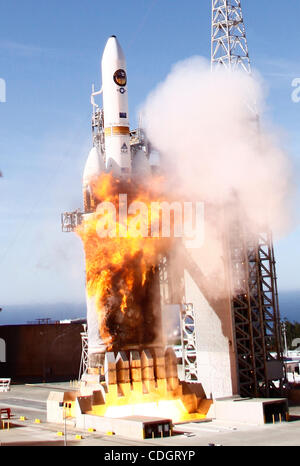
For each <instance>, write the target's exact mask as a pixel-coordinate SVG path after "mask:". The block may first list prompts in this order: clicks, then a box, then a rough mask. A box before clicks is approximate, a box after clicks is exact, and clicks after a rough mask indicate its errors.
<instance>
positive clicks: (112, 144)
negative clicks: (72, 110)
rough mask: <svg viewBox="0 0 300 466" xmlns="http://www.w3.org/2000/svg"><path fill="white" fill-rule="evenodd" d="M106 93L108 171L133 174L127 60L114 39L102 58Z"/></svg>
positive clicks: (104, 97)
mask: <svg viewBox="0 0 300 466" xmlns="http://www.w3.org/2000/svg"><path fill="white" fill-rule="evenodd" d="M101 68H102V92H103V111H104V135H105V154H106V171H107V172H112V173H113V175H114V176H117V177H118V176H121V175H126V174H129V173H130V172H131V155H130V133H129V119H128V95H127V73H126V60H125V56H124V53H123V50H122V48H121V46H120V44H119V42H118V40H117V38H116V36H111V37H110V38H109V39H108V41H107V43H106V46H105V49H104V52H103V56H102V63H101Z"/></svg>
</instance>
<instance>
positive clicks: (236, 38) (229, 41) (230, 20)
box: [211, 0, 251, 73]
mask: <svg viewBox="0 0 300 466" xmlns="http://www.w3.org/2000/svg"><path fill="white" fill-rule="evenodd" d="M211 64H212V67H213V66H214V65H217V66H219V65H223V66H225V67H226V68H228V69H232V70H236V69H242V70H244V71H246V72H247V73H251V66H250V60H249V53H248V45H247V38H246V30H245V25H244V20H243V13H242V7H241V2H240V1H239V0H213V2H212V39H211Z"/></svg>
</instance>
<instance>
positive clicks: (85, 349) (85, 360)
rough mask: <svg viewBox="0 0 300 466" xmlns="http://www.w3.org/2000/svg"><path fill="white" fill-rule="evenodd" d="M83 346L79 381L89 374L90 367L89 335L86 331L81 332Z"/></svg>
mask: <svg viewBox="0 0 300 466" xmlns="http://www.w3.org/2000/svg"><path fill="white" fill-rule="evenodd" d="M80 335H81V344H82V351H81V360H80V368H79V375H78V380H81V377H82V376H83V375H84V374H86V373H87V371H88V367H89V355H88V348H89V344H88V333H87V332H86V329H85V331H84V332H81V334H80Z"/></svg>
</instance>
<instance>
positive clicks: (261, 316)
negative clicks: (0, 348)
mask: <svg viewBox="0 0 300 466" xmlns="http://www.w3.org/2000/svg"><path fill="white" fill-rule="evenodd" d="M220 66H223V67H225V68H226V69H228V70H230V71H236V70H239V71H241V70H243V71H244V72H247V73H249V74H251V64H250V59H249V53H248V46H247V39H246V32H245V26H244V21H243V14H242V8H241V2H240V1H239V0H212V38H211V67H212V70H214V69H216V68H218V67H220ZM255 117H256V115H255ZM256 118H257V117H256ZM249 124H250V122H249ZM236 203H237V204H238V200H237V201H236ZM235 215H236V217H235V218H234V219H231V222H228V225H229V227H228V233H227V236H228V238H227V245H226V246H227V247H228V250H229V260H230V267H229V268H230V273H229V276H230V277H229V278H230V285H231V290H232V318H233V325H234V333H235V347H236V353H237V369H238V377H239V391H240V394H241V395H242V396H266V397H268V396H271V395H273V394H276V395H278V394H280V393H281V391H282V387H283V355H282V343H281V342H282V339H281V327H280V315H279V306H278V294H277V281H276V271H275V260H274V250H273V242H272V234H271V232H270V231H269V230H268V228H264V229H262V230H263V231H261V232H260V233H259V234H256V235H251V234H249V231H250V230H249V229H247V226H246V224H245V221H246V219H244V218H243V216H242V215H240V212H239V206H238V205H237V206H236V213H235ZM226 246H225V247H226Z"/></svg>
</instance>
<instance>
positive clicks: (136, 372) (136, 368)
mask: <svg viewBox="0 0 300 466" xmlns="http://www.w3.org/2000/svg"><path fill="white" fill-rule="evenodd" d="M129 363H130V377H131V381H132V382H140V381H141V380H142V362H141V355H140V353H139V352H138V351H135V350H133V351H130V355H129Z"/></svg>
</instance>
